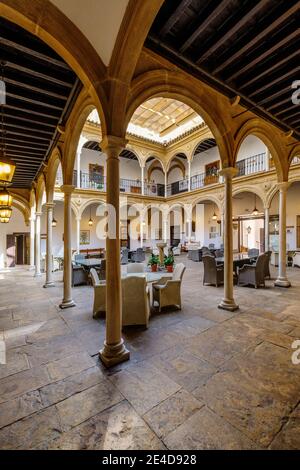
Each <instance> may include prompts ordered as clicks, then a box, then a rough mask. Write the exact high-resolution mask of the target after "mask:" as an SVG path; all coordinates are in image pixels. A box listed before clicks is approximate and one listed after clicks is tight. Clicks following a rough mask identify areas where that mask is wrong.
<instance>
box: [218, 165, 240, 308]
mask: <svg viewBox="0 0 300 470" xmlns="http://www.w3.org/2000/svg"><path fill="white" fill-rule="evenodd" d="M237 172H238V170H237V168H232V167H229V168H225V169H223V170H221V171H220V175H221V176H223V177H224V191H225V201H224V205H225V207H224V219H225V226H224V298H223V300H222V301H221V303H220V304H219V308H222V309H224V310H230V311H233V310H237V309H238V308H239V307H238V305H237V304H236V303H235V301H234V298H233V239H232V178H233V177H234V176H235V175H236V174H237Z"/></svg>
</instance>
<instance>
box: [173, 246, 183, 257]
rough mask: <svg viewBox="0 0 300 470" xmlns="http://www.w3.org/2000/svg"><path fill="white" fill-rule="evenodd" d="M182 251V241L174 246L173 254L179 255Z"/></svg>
mask: <svg viewBox="0 0 300 470" xmlns="http://www.w3.org/2000/svg"><path fill="white" fill-rule="evenodd" d="M180 253H181V243H178V245H177V246H174V248H173V255H174V256H179V255H180Z"/></svg>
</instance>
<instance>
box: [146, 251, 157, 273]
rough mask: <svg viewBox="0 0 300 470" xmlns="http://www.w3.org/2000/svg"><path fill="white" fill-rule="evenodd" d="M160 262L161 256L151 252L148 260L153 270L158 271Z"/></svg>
mask: <svg viewBox="0 0 300 470" xmlns="http://www.w3.org/2000/svg"><path fill="white" fill-rule="evenodd" d="M158 264H159V257H158V256H157V255H154V254H153V253H151V256H150V258H149V261H148V266H151V271H152V272H153V273H155V272H156V271H157V265H158Z"/></svg>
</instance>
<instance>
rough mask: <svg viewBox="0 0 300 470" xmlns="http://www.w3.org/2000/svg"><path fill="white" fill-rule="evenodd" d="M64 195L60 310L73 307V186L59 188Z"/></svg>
mask: <svg viewBox="0 0 300 470" xmlns="http://www.w3.org/2000/svg"><path fill="white" fill-rule="evenodd" d="M60 189H61V191H62V192H63V193H64V294H63V300H62V302H61V304H60V308H69V307H74V306H75V302H74V301H73V299H72V246H71V243H72V209H71V196H72V192H73V191H74V189H75V186H72V185H70V184H64V185H63V186H61V188H60Z"/></svg>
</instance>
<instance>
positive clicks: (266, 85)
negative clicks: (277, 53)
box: [248, 52, 299, 98]
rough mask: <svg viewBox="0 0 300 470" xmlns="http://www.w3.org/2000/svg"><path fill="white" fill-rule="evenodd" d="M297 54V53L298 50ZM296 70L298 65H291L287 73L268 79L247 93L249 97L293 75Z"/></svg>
mask: <svg viewBox="0 0 300 470" xmlns="http://www.w3.org/2000/svg"><path fill="white" fill-rule="evenodd" d="M297 54H299V52H298V53H297ZM298 71H299V66H298V65H297V66H296V67H293V68H292V69H291V70H289V71H288V72H287V73H285V74H283V75H279V76H278V77H276V78H275V79H274V80H270V81H268V82H266V83H265V84H264V85H263V86H261V87H260V88H255V90H254V91H253V92H252V93H249V95H248V96H249V97H250V98H253V97H254V96H255V95H258V94H259V93H261V92H262V91H265V90H267V89H268V88H271V87H272V86H274V85H276V84H277V83H280V82H282V81H283V80H285V79H286V78H288V77H289V76H290V75H292V76H295V73H296V72H298ZM270 93H272V90H270Z"/></svg>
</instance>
